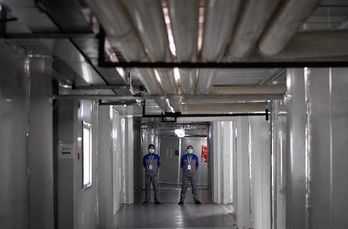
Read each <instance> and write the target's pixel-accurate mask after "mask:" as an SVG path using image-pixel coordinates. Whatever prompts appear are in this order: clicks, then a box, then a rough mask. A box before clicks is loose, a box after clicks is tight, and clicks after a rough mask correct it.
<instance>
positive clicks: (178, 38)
mask: <svg viewBox="0 0 348 229" xmlns="http://www.w3.org/2000/svg"><path fill="white" fill-rule="evenodd" d="M167 2H168V9H169V15H170V21H171V26H172V31H173V37H174V41H175V46H176V57H177V60H178V61H179V62H185V61H196V56H197V47H198V44H197V43H198V17H199V15H198V10H199V8H198V0H191V1H187V0H168V1H167ZM179 71H180V76H181V77H180V82H181V84H180V86H181V92H182V94H193V93H194V88H195V84H196V69H192V70H191V69H179Z"/></svg>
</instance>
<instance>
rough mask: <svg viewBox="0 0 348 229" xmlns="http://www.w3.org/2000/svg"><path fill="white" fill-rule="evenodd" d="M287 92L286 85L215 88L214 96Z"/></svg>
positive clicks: (279, 93) (280, 93) (213, 89)
mask: <svg viewBox="0 0 348 229" xmlns="http://www.w3.org/2000/svg"><path fill="white" fill-rule="evenodd" d="M285 91H286V86H285V85H256V86H214V87H213V88H212V93H213V94H219V95H223V94H228V95H261V94H267V95H272V94H278V95H282V94H284V93H285Z"/></svg>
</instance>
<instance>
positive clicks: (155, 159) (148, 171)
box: [143, 144, 160, 205]
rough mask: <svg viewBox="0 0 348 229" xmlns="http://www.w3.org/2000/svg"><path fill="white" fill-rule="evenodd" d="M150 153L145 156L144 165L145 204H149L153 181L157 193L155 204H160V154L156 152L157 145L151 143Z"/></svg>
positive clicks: (155, 193)
mask: <svg viewBox="0 0 348 229" xmlns="http://www.w3.org/2000/svg"><path fill="white" fill-rule="evenodd" d="M148 150H149V153H148V154H146V155H144V157H143V166H144V168H145V201H144V202H143V204H144V205H147V204H149V201H150V195H151V194H150V191H151V183H152V186H153V191H154V195H155V204H159V203H160V202H159V194H158V176H157V175H158V169H159V167H160V156H159V155H157V154H155V145H153V144H150V145H149V147H148Z"/></svg>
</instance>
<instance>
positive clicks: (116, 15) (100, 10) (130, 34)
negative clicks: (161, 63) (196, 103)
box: [88, 0, 169, 111]
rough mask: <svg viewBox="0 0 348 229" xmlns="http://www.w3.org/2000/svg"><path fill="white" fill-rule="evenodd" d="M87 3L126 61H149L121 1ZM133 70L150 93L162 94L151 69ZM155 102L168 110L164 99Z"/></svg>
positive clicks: (105, 0) (100, 0)
mask: <svg viewBox="0 0 348 229" xmlns="http://www.w3.org/2000/svg"><path fill="white" fill-rule="evenodd" d="M127 2H128V1H127ZM88 3H89V5H90V7H91V8H92V10H93V12H94V13H95V14H96V16H97V18H98V20H99V21H100V22H101V24H102V25H103V27H104V29H105V31H106V33H107V37H108V40H109V41H110V43H111V45H114V46H116V47H117V49H118V50H120V51H121V52H122V55H123V56H124V57H125V59H126V60H127V61H146V62H147V61H150V60H149V58H148V55H147V54H146V52H145V50H144V47H143V45H142V42H141V40H140V38H139V36H138V34H137V31H136V30H135V28H134V26H133V24H132V21H131V20H130V16H129V15H128V14H127V13H126V11H125V8H124V5H123V3H122V1H120V0H115V1H108V0H88ZM147 8H149V5H148V7H147ZM136 19H137V20H138V21H139V15H136ZM145 21H146V20H145ZM150 41H151V39H149V42H150ZM150 48H154V47H152V46H150ZM160 53H161V52H160ZM162 53H163V52H162ZM134 72H135V73H136V74H137V78H138V79H139V80H141V82H142V83H143V84H144V86H145V87H146V89H147V91H148V92H149V93H150V94H156V95H161V94H163V91H162V88H161V85H160V84H159V82H158V81H157V80H156V77H155V73H154V71H153V69H134ZM156 102H157V103H158V105H159V106H160V107H161V108H162V109H164V110H166V111H169V108H168V106H167V103H166V102H165V101H160V100H156Z"/></svg>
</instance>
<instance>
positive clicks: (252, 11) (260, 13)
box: [226, 0, 280, 61]
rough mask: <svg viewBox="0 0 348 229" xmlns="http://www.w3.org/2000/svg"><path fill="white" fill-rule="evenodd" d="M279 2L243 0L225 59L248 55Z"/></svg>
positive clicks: (242, 57)
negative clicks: (239, 16) (240, 12)
mask: <svg viewBox="0 0 348 229" xmlns="http://www.w3.org/2000/svg"><path fill="white" fill-rule="evenodd" d="M279 2H280V0H249V1H245V3H244V5H243V13H242V15H241V18H240V20H239V22H238V26H237V28H236V31H235V33H234V34H233V38H232V42H231V43H230V45H229V48H228V50H227V54H226V58H227V60H229V61H233V60H241V59H245V58H247V57H248V56H249V54H250V53H251V52H252V51H253V50H254V48H255V45H256V42H257V41H258V39H259V37H260V35H261V33H262V31H263V30H264V29H265V27H266V25H267V23H268V21H269V20H270V18H271V16H272V15H273V13H274V11H275V9H276V7H277V6H278V4H279ZM255 15H257V17H256V16H255Z"/></svg>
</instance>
